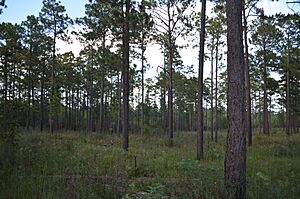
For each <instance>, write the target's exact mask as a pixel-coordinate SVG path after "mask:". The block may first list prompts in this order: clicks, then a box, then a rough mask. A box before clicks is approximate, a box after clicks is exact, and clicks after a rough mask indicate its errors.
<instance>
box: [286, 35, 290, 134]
mask: <svg viewBox="0 0 300 199" xmlns="http://www.w3.org/2000/svg"><path fill="white" fill-rule="evenodd" d="M289 62H290V39H289V35H288V55H287V68H286V117H285V120H286V125H285V132H286V134H287V135H290V133H291V132H290V131H291V130H290V129H291V124H290V123H291V113H290V69H289V65H290V63H289Z"/></svg>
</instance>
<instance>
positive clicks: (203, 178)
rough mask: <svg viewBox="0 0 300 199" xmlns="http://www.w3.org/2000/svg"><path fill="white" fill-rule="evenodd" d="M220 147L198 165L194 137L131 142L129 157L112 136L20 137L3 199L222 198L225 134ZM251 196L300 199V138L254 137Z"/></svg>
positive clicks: (5, 167) (2, 173)
mask: <svg viewBox="0 0 300 199" xmlns="http://www.w3.org/2000/svg"><path fill="white" fill-rule="evenodd" d="M219 140H220V142H219V143H218V144H215V143H213V142H211V143H209V144H206V146H205V160H203V161H200V162H199V161H196V160H195V151H196V134H195V133H189V132H180V133H176V136H175V140H174V141H175V142H174V145H175V146H174V147H169V146H168V142H167V141H166V140H165V139H164V137H160V136H155V135H151V136H150V135H144V136H141V135H131V136H130V149H129V151H128V152H124V151H123V150H122V149H121V138H120V137H118V136H115V135H99V134H75V133H63V134H54V135H50V134H44V133H43V134H21V136H20V139H19V145H18V152H17V154H16V157H17V159H16V164H15V165H14V166H13V167H11V166H10V165H9V164H8V163H6V162H1V164H0V168H1V170H0V178H1V181H0V183H1V184H0V198H51V199H52V198H222V193H223V189H224V188H223V165H224V149H225V133H222V134H221V136H220V139H219ZM2 149H3V147H2V148H1V152H2V151H3V150H2ZM4 155H5V154H3V153H1V156H4ZM1 159H2V158H1ZM247 196H248V198H299V196H300V134H296V135H292V136H291V137H286V136H285V135H284V134H281V133H277V134H273V135H271V136H268V137H266V136H260V135H256V136H255V137H254V145H253V146H252V147H251V148H249V149H248V167H247Z"/></svg>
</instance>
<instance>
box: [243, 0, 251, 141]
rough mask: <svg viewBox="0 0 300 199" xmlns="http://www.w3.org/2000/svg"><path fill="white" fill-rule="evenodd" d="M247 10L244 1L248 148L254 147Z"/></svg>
mask: <svg viewBox="0 0 300 199" xmlns="http://www.w3.org/2000/svg"><path fill="white" fill-rule="evenodd" d="M245 12H246V10H245V0H244V1H243V20H244V43H245V90H246V101H245V103H246V121H245V122H246V134H247V137H248V146H251V145H252V121H251V97H250V75H249V70H250V67H249V52H248V36H247V33H248V25H247V18H246V13H245Z"/></svg>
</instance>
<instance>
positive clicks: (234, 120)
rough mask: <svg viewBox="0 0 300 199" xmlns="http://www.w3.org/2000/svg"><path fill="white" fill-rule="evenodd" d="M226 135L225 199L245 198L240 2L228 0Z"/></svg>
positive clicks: (243, 64)
mask: <svg viewBox="0 0 300 199" xmlns="http://www.w3.org/2000/svg"><path fill="white" fill-rule="evenodd" d="M226 14H227V30H228V33H227V45H228V54H227V65H228V102H227V103H228V106H227V109H228V110H227V114H228V115H227V118H228V135H227V146H226V154H225V167H224V168H225V172H224V175H225V188H226V193H227V198H236V199H243V198H245V197H246V133H245V88H244V86H241V85H244V84H245V63H244V61H245V60H244V52H243V36H242V1H235V0H228V1H227V5H226Z"/></svg>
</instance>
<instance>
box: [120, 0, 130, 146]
mask: <svg viewBox="0 0 300 199" xmlns="http://www.w3.org/2000/svg"><path fill="white" fill-rule="evenodd" d="M129 6H130V0H126V10H125V22H124V32H123V53H124V54H123V56H124V58H123V59H124V64H123V117H122V119H123V127H122V131H123V149H124V150H126V151H127V150H128V129H129V123H128V122H129V119H128V116H129V114H128V112H129V9H130V7H129Z"/></svg>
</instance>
